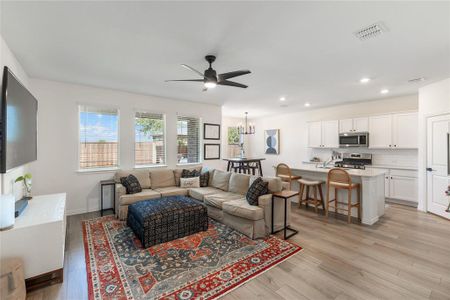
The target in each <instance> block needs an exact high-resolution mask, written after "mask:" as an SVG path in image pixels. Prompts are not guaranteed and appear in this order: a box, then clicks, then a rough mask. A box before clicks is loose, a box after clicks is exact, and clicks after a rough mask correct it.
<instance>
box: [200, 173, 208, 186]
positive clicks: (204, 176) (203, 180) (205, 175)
mask: <svg viewBox="0 0 450 300" xmlns="http://www.w3.org/2000/svg"><path fill="white" fill-rule="evenodd" d="M208 183H209V172H205V173H203V174H201V175H200V186H201V187H207V186H208Z"/></svg>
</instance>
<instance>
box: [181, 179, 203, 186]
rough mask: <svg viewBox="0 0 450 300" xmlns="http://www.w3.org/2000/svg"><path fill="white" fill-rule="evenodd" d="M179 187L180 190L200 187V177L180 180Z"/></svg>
mask: <svg viewBox="0 0 450 300" xmlns="http://www.w3.org/2000/svg"><path fill="white" fill-rule="evenodd" d="M180 187H182V188H198V187H200V177H189V178H183V177H181V178H180Z"/></svg>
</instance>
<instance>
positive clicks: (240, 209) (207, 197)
mask: <svg viewBox="0 0 450 300" xmlns="http://www.w3.org/2000/svg"><path fill="white" fill-rule="evenodd" d="M197 169H198V170H200V169H201V167H199V168H197ZM181 172H182V169H175V170H172V169H161V170H151V171H148V170H131V171H119V172H117V173H116V174H115V176H114V179H115V181H116V215H117V216H118V217H119V218H120V219H121V220H125V219H126V218H127V213H128V205H130V204H133V203H135V202H138V201H142V200H148V199H156V198H160V197H165V196H173V195H183V196H190V197H192V198H194V199H196V200H198V201H201V202H204V203H205V205H206V206H207V208H208V215H209V216H210V217H211V218H213V219H215V220H218V221H220V222H222V223H224V224H226V225H228V226H230V227H232V228H234V229H236V230H238V231H240V232H242V233H244V234H245V235H247V236H248V237H250V238H261V237H264V236H266V235H267V234H269V233H270V228H271V212H272V210H271V204H272V195H271V194H267V195H263V196H260V197H259V199H258V200H259V201H258V202H259V205H258V206H252V205H250V204H248V202H247V200H246V199H245V195H246V193H247V190H248V188H249V186H250V185H251V184H252V183H253V181H254V180H255V179H256V178H257V177H256V176H250V175H245V174H239V173H230V172H224V171H220V170H211V171H209V173H210V176H209V184H208V186H207V187H199V188H189V189H185V188H181V187H179V182H180V177H181ZM128 174H133V175H134V176H136V178H137V179H138V180H139V183H140V184H141V187H142V192H140V193H137V194H126V190H125V187H124V186H122V185H121V184H120V178H121V177H124V176H127V175H128ZM263 180H265V181H267V182H268V183H269V193H273V192H278V191H281V190H282V189H283V186H282V182H281V180H280V179H279V178H269V177H263ZM274 204H275V215H274V227H275V229H280V228H282V226H283V222H284V219H283V218H284V206H283V205H284V201H276V202H275V203H274ZM288 210H289V211H288V216H289V215H290V213H289V212H290V206H288ZM288 224H289V219H288Z"/></svg>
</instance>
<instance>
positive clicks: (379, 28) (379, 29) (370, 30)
mask: <svg viewBox="0 0 450 300" xmlns="http://www.w3.org/2000/svg"><path fill="white" fill-rule="evenodd" d="M386 31H387V29H386V26H384V24H383V23H381V22H378V23H375V24H372V25H369V26H367V27H364V28H362V29H360V30H358V31H356V32H355V33H354V35H355V36H356V37H357V38H358V39H360V40H361V41H365V40H368V39H371V38H374V37H377V36H379V35H380V34H382V33H385V32H386Z"/></svg>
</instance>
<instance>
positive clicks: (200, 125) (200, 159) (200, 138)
mask: <svg viewBox="0 0 450 300" xmlns="http://www.w3.org/2000/svg"><path fill="white" fill-rule="evenodd" d="M179 117H180V118H193V119H198V155H199V156H198V162H191V163H189V162H188V163H180V162H178V118H179ZM175 122H176V123H175V130H176V135H175V144H176V145H175V147H176V149H177V151H176V155H177V156H176V157H175V161H176V164H175V165H176V166H177V167H183V166H195V165H201V164H202V163H203V151H202V147H203V133H202V128H203V120H202V118H201V117H200V116H195V115H189V114H179V113H177V114H176V119H175Z"/></svg>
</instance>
